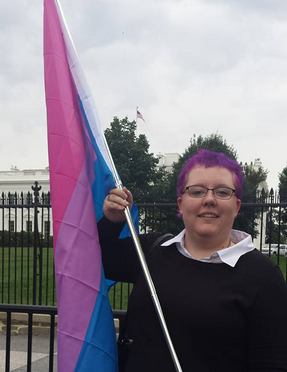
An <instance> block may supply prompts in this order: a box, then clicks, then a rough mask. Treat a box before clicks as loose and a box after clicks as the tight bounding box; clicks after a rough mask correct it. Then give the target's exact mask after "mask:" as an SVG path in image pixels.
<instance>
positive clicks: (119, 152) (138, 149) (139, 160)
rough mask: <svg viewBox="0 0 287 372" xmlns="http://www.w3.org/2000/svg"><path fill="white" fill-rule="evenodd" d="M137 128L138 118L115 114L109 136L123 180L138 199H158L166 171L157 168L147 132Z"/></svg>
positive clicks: (138, 201)
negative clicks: (156, 196) (140, 131)
mask: <svg viewBox="0 0 287 372" xmlns="http://www.w3.org/2000/svg"><path fill="white" fill-rule="evenodd" d="M136 128H137V125H136V122H135V121H129V120H128V118H127V117H125V118H124V119H121V120H120V119H118V118H117V117H114V120H113V121H112V123H111V124H110V127H109V128H107V129H106V130H105V136H106V139H107V142H108V144H109V147H110V150H111V153H112V156H113V159H114V162H115V165H116V168H117V171H118V173H119V175H120V177H121V179H122V182H123V184H124V185H125V186H126V187H128V188H129V189H130V190H131V191H132V192H133V196H134V200H135V202H137V203H141V202H148V201H154V200H153V198H154V197H155V195H154V193H155V190H156V189H157V187H158V184H159V183H160V180H161V179H162V177H163V176H164V171H163V170H161V171H157V169H156V165H157V163H158V159H157V158H156V157H155V156H154V155H153V154H152V153H149V143H148V140H147V138H146V136H145V135H143V134H140V135H139V136H137V135H136Z"/></svg>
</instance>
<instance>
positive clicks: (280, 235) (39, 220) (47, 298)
mask: <svg viewBox="0 0 287 372" xmlns="http://www.w3.org/2000/svg"><path fill="white" fill-rule="evenodd" d="M32 189H33V192H32V193H26V194H24V193H20V194H16V193H14V194H12V193H9V194H8V195H4V194H3V193H2V195H1V198H0V267H1V271H0V291H1V293H0V302H1V303H6V304H24V305H45V306H56V287H55V274H54V261H53V249H52V248H53V239H52V235H51V232H52V218H51V205H50V195H49V193H48V194H44V193H42V194H40V190H41V186H39V184H38V183H37V182H36V183H35V184H34V185H33V186H32ZM138 207H139V216H140V230H141V232H144V233H146V232H150V231H154V230H157V231H168V232H172V233H174V234H176V233H178V232H179V231H180V230H181V229H182V227H183V225H182V221H181V219H179V218H178V217H177V206H176V204H175V203H150V204H140V205H138ZM234 227H235V228H238V229H240V230H244V231H246V232H248V233H250V234H251V235H252V237H253V239H254V242H255V245H256V246H257V248H258V249H260V250H262V251H263V253H265V254H268V255H269V256H272V257H271V258H272V259H273V260H275V261H276V262H277V264H278V265H280V267H281V270H282V271H283V274H284V275H285V277H286V270H287V269H286V260H287V258H286V251H287V202H286V200H283V198H281V200H280V196H279V195H276V194H275V193H273V191H271V192H270V193H269V194H268V195H266V194H262V193H261V194H259V195H254V196H253V197H252V200H250V201H248V202H245V203H243V204H242V207H241V211H240V214H239V216H238V218H237V219H236V221H235V225H234ZM131 290H132V285H131V284H129V283H118V284H117V285H116V286H115V287H114V288H113V289H112V290H111V291H110V301H111V305H112V308H113V309H125V308H126V306H127V300H128V296H129V294H130V292H131Z"/></svg>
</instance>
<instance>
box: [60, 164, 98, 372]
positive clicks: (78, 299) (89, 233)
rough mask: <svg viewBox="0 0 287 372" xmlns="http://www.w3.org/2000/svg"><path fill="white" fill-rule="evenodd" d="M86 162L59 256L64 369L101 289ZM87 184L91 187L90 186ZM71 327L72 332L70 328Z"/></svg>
mask: <svg viewBox="0 0 287 372" xmlns="http://www.w3.org/2000/svg"><path fill="white" fill-rule="evenodd" d="M89 166H90V164H88V162H85V164H84V167H83V170H82V173H81V175H80V177H79V180H78V182H77V184H76V187H75V189H74V193H73V195H72V198H71V200H70V203H69V205H68V208H67V211H66V214H65V216H64V219H63V221H62V224H61V227H60V230H59V234H58V239H57V250H56V252H55V254H56V257H55V261H56V263H57V264H56V277H57V283H58V286H57V294H58V298H59V299H60V303H59V313H60V314H61V315H62V316H60V317H59V324H58V353H59V354H60V355H61V359H60V360H59V364H58V368H59V370H60V371H65V372H66V371H73V370H74V368H75V366H76V363H77V360H78V357H79V354H80V351H81V348H82V344H83V341H84V339H85V336H86V332H87V329H88V326H89V323H90V319H91V315H92V312H93V309H94V305H95V302H96V299H97V295H98V291H99V289H100V281H101V265H100V262H101V252H100V247H99V242H98V234H97V226H96V223H95V211H94V206H93V196H92V192H91V187H87V186H91V183H92V181H93V180H92V179H90V178H89V174H92V172H89V171H88V170H89V168H90V167H89ZM86 185H87V186H86ZM67 330H68V331H67Z"/></svg>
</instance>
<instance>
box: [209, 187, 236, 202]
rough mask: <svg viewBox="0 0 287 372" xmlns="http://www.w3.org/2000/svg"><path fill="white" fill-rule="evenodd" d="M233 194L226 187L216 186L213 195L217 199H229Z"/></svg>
mask: <svg viewBox="0 0 287 372" xmlns="http://www.w3.org/2000/svg"><path fill="white" fill-rule="evenodd" d="M232 194H233V190H232V189H229V188H227V187H217V188H216V189H214V195H215V197H216V198H218V199H230V198H231V196H232Z"/></svg>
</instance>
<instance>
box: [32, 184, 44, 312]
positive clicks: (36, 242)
mask: <svg viewBox="0 0 287 372" xmlns="http://www.w3.org/2000/svg"><path fill="white" fill-rule="evenodd" d="M31 188H32V190H33V191H34V255H33V268H34V270H33V305H36V302H37V275H38V273H37V259H38V254H37V249H38V246H39V229H38V205H39V191H40V190H41V189H42V186H39V183H38V182H37V181H35V184H34V186H31ZM40 256H41V257H42V255H40ZM41 271H42V265H41V263H40V267H39V274H40V278H42V272H41ZM41 304H42V285H41V283H40V284H39V305H41Z"/></svg>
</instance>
